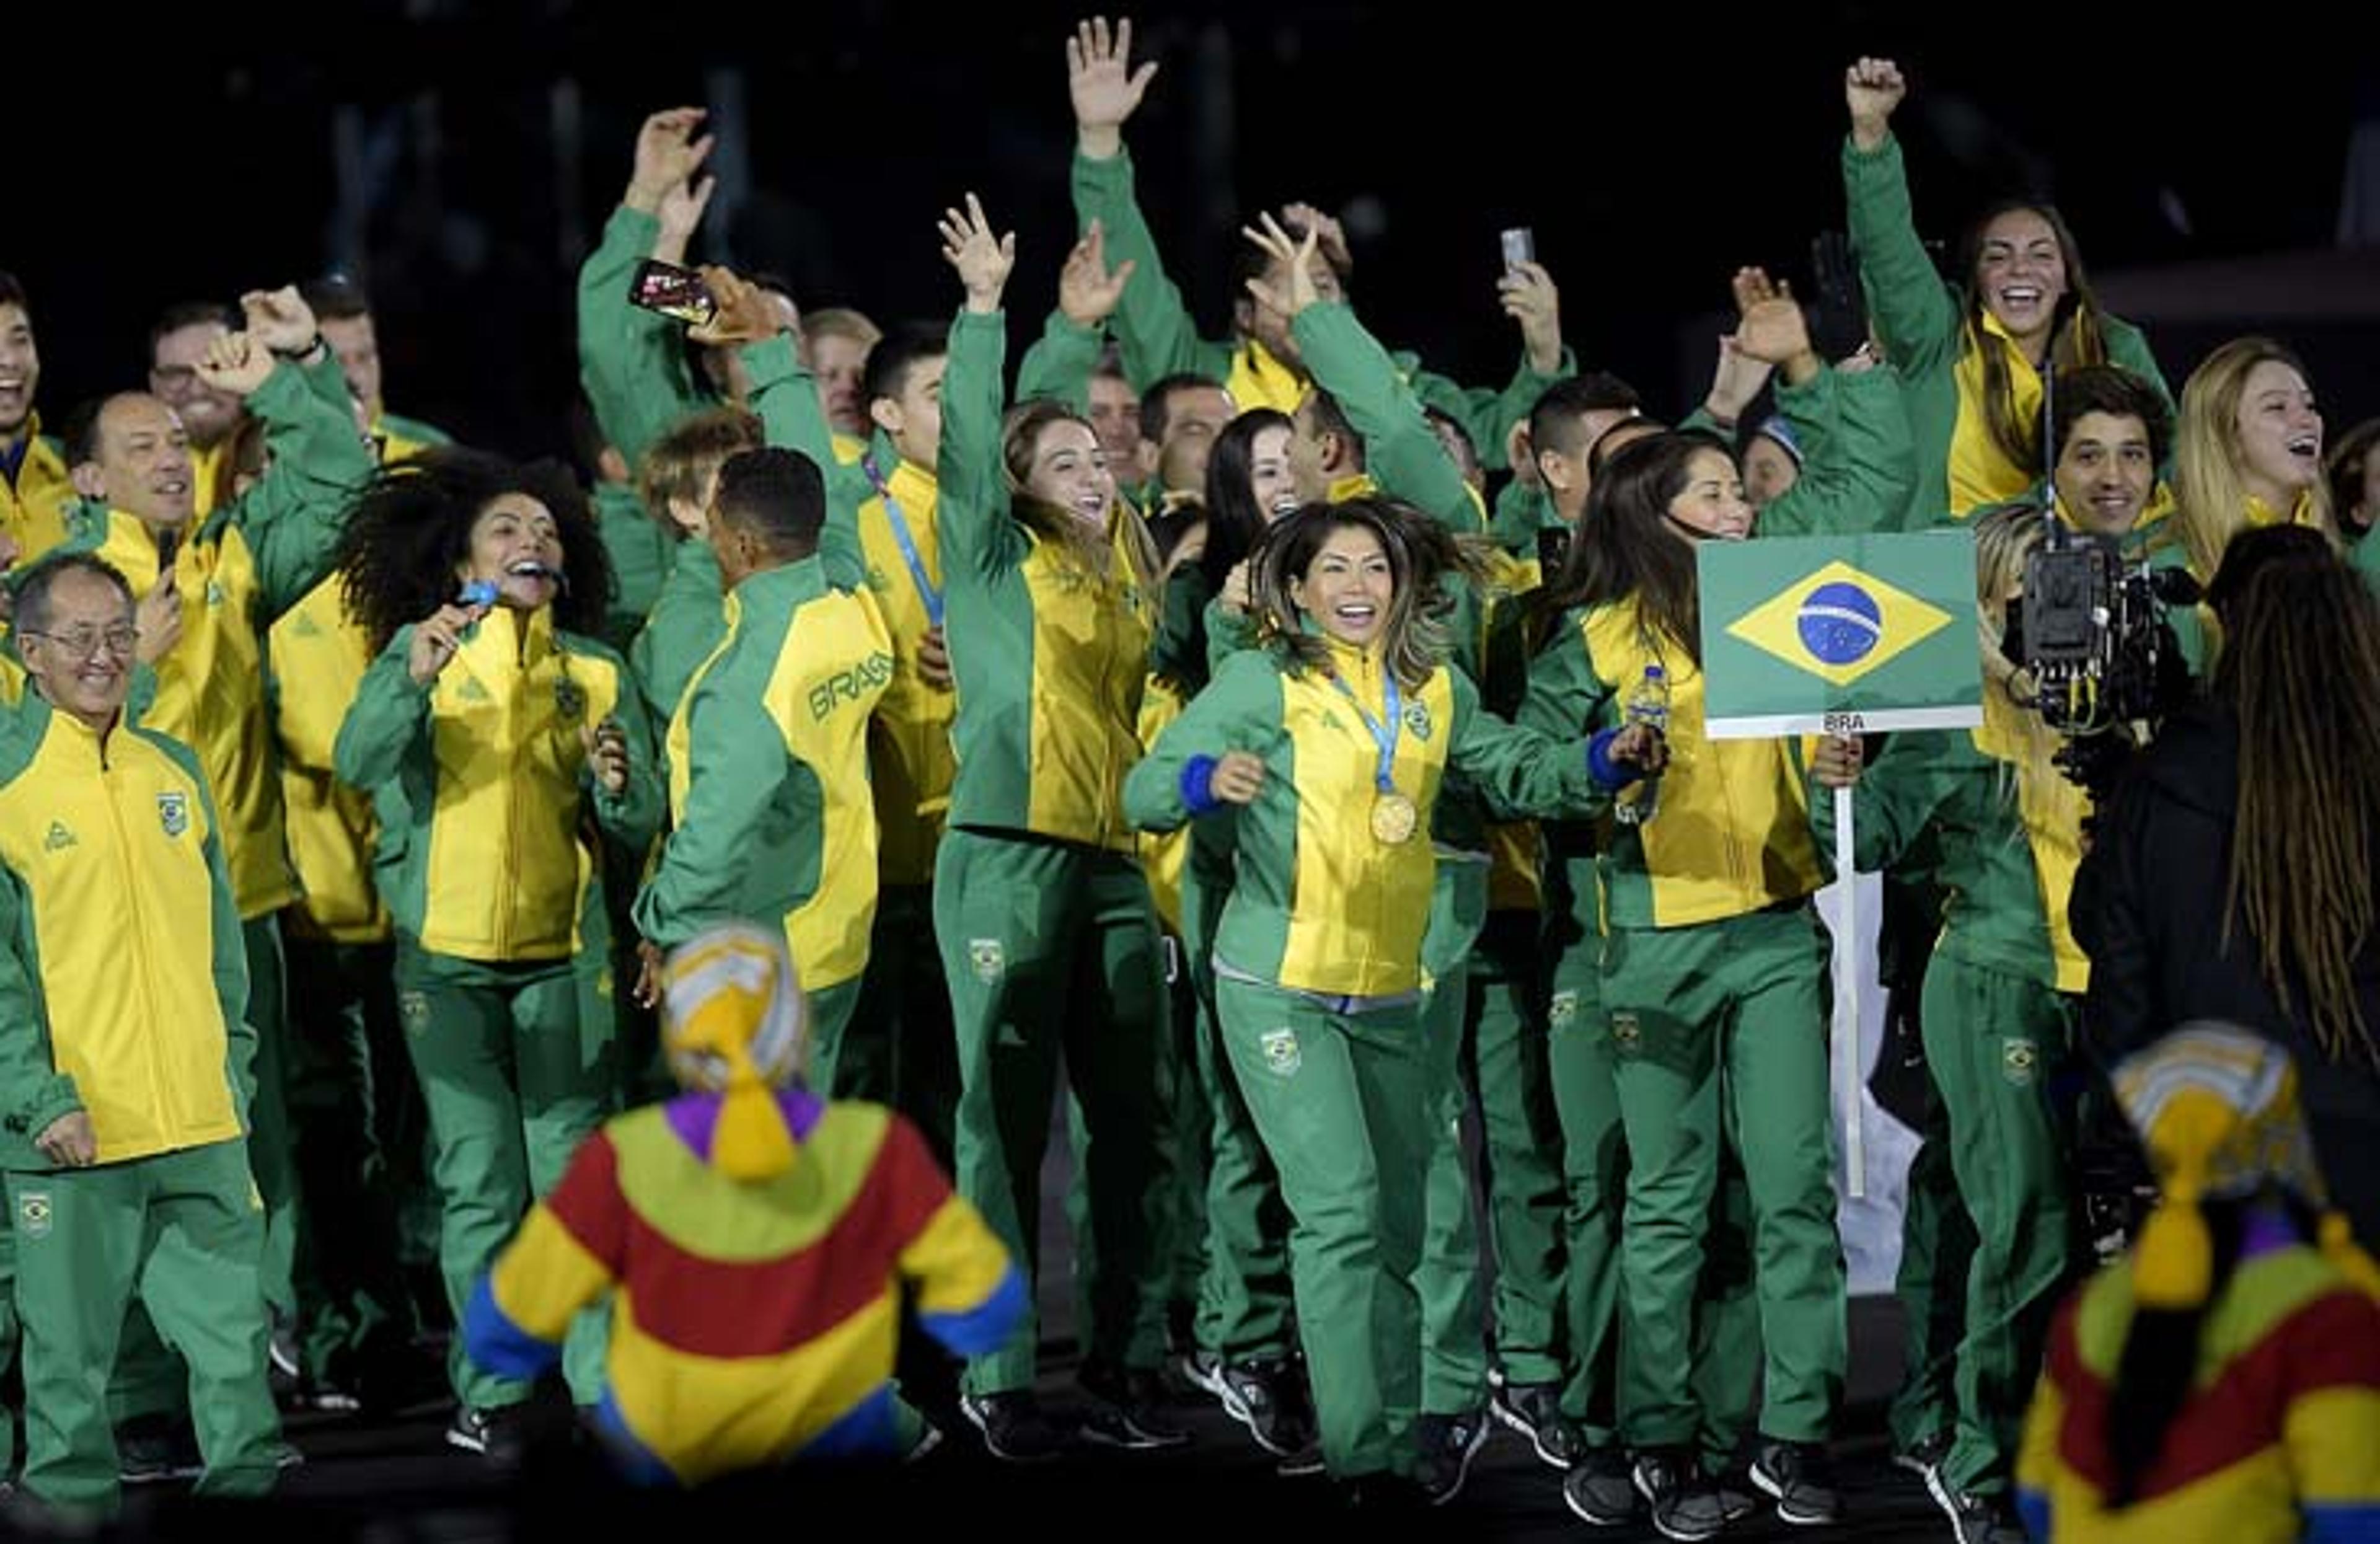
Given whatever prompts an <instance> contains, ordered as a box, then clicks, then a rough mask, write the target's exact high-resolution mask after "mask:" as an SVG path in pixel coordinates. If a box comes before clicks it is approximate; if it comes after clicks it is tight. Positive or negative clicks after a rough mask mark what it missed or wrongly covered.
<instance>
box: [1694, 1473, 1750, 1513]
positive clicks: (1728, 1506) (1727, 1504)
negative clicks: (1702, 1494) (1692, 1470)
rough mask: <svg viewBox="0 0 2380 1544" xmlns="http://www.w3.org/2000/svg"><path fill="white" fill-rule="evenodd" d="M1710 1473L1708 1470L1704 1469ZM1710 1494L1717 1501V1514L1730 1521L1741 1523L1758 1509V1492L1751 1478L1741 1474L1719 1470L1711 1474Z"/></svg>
mask: <svg viewBox="0 0 2380 1544" xmlns="http://www.w3.org/2000/svg"><path fill="white" fill-rule="evenodd" d="M1704 1472H1705V1473H1706V1474H1710V1471H1709V1470H1705V1471H1704ZM1710 1488H1711V1495H1712V1496H1713V1497H1714V1498H1716V1499H1717V1500H1718V1511H1719V1515H1720V1516H1721V1517H1724V1518H1725V1519H1727V1521H1729V1522H1730V1523H1741V1522H1743V1520H1744V1519H1745V1518H1746V1517H1749V1516H1751V1515H1752V1514H1754V1513H1755V1512H1757V1511H1759V1510H1760V1493H1759V1492H1758V1491H1756V1490H1755V1489H1753V1488H1752V1480H1751V1479H1750V1477H1747V1476H1744V1475H1742V1474H1729V1473H1726V1472H1724V1471H1721V1472H1719V1473H1717V1474H1712V1475H1711V1482H1710Z"/></svg>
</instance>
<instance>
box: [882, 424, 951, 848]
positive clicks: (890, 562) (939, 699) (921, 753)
mask: <svg viewBox="0 0 2380 1544" xmlns="http://www.w3.org/2000/svg"><path fill="white" fill-rule="evenodd" d="M884 482H885V487H886V489H887V491H889V492H891V493H892V502H893V503H895V504H897V505H900V508H901V517H902V519H903V520H904V521H905V523H906V525H907V528H908V532H909V539H910V541H911V542H912V543H913V544H914V545H915V546H916V548H917V561H918V564H919V565H920V566H921V567H923V568H924V569H925V572H926V577H927V580H928V581H929V583H930V584H931V585H932V586H933V587H934V590H935V591H936V593H937V594H939V593H941V589H942V553H941V540H940V538H939V537H938V536H937V534H936V532H935V529H934V525H935V522H934V505H935V500H936V496H937V493H938V492H939V490H938V489H937V487H936V484H935V481H934V474H933V473H932V472H930V471H929V470H927V469H926V468H922V467H918V466H915V465H913V464H911V463H910V462H907V461H903V462H901V463H900V464H899V465H897V466H895V467H894V468H892V472H891V473H890V474H889V475H888V476H886V478H885V480H884ZM859 545H860V550H861V552H862V553H865V554H866V557H867V560H868V590H870V591H871V592H873V593H874V595H875V597H876V604H877V607H878V609H879V610H880V611H881V612H882V613H883V616H884V623H885V626H888V627H890V628H891V629H892V659H893V666H892V683H891V684H890V685H889V686H888V687H886V688H885V691H884V696H883V697H882V699H880V700H879V701H878V702H877V704H876V717H875V719H874V720H873V721H872V722H871V723H870V724H869V725H868V771H869V775H870V777H871V778H872V779H873V780H874V782H875V784H876V820H877V824H878V825H879V827H880V829H881V831H882V833H883V837H882V844H881V845H880V847H879V849H878V855H877V861H878V862H879V864H880V866H881V869H882V874H883V880H884V882H885V883H886V884H897V885H929V884H931V883H933V882H934V848H935V845H937V844H938V843H939V842H940V841H941V835H942V815H943V813H944V811H946V810H947V809H949V808H950V803H951V779H952V778H953V777H954V776H955V775H956V774H957V772H958V761H957V760H956V758H954V757H953V755H952V754H951V719H952V716H953V714H954V713H955V712H956V711H958V698H957V697H956V695H955V694H953V692H952V690H951V689H950V688H949V687H934V686H929V685H927V684H926V680H925V678H924V677H923V676H922V675H918V674H917V644H918V640H920V639H921V638H924V637H925V636H926V630H927V628H928V627H929V626H930V623H929V619H928V616H927V612H926V599H925V597H924V596H923V595H922V594H921V593H919V591H918V589H917V577H916V576H915V575H914V574H913V573H911V571H910V568H909V561H908V557H907V554H906V553H904V552H903V551H902V549H901V542H900V539H899V538H898V537H896V536H895V535H894V534H893V527H892V514H891V512H890V511H888V510H887V509H886V508H885V501H884V499H883V498H882V496H881V495H880V496H878V497H876V498H872V499H869V500H868V502H867V503H866V504H863V505H860V506H859Z"/></svg>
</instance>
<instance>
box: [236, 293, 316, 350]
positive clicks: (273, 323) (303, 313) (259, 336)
mask: <svg viewBox="0 0 2380 1544" xmlns="http://www.w3.org/2000/svg"><path fill="white" fill-rule="evenodd" d="M239 309H240V311H241V314H242V315H243V316H244V317H245V318H246V321H245V322H244V323H243V325H244V326H245V328H246V330H247V332H248V335H249V336H250V337H252V338H254V339H255V340H256V341H257V342H259V343H261V344H262V345H264V346H265V347H267V348H269V349H271V350H272V351H273V353H275V354H302V353H304V352H305V351H306V350H307V349H309V348H311V347H312V346H314V340H315V339H316V338H317V337H318V336H320V335H321V334H322V326H321V324H320V323H319V322H317V321H316V319H315V316H314V308H313V307H311V306H310V305H308V304H307V303H306V298H305V297H304V296H302V295H300V294H298V293H297V286H296V285H283V286H281V287H280V288H279V289H251V290H249V292H248V293H247V294H245V295H243V296H241V297H240V298H239Z"/></svg>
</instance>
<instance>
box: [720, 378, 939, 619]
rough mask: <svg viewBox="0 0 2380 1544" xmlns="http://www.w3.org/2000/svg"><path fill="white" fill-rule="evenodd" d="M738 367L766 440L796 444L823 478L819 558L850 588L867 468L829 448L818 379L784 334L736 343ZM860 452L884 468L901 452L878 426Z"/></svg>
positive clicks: (868, 487) (835, 580)
mask: <svg viewBox="0 0 2380 1544" xmlns="http://www.w3.org/2000/svg"><path fill="white" fill-rule="evenodd" d="M742 353H743V356H744V369H745V371H746V373H747V374H748V375H749V376H750V377H751V379H752V411H754V412H755V413H758V414H759V415H760V430H761V433H762V435H763V436H764V437H765V438H766V439H767V441H768V443H769V444H772V445H776V446H778V447H780V448H782V449H785V450H797V451H799V452H801V453H802V454H803V455H804V456H808V457H809V458H810V461H811V463H812V464H813V465H814V466H816V467H817V468H818V469H819V475H820V479H821V480H823V481H824V482H825V483H826V524H825V525H824V526H822V527H821V528H820V530H819V542H818V555H819V563H820V566H821V567H823V568H824V569H825V570H826V581H827V583H829V584H831V585H832V586H834V588H835V589H837V590H856V589H858V588H860V587H861V586H862V585H865V584H866V583H867V582H868V558H867V554H866V553H865V552H864V551H863V550H862V548H861V545H860V541H859V524H858V510H859V506H860V505H864V504H866V503H867V502H868V500H870V499H872V498H874V497H875V496H876V488H875V485H874V484H873V483H871V482H869V481H868V470H867V468H866V467H865V466H863V465H862V464H861V463H860V462H858V461H845V460H844V459H843V458H842V457H841V456H837V455H835V453H834V431H833V429H832V427H831V426H830V425H829V424H828V423H827V421H826V409H825V408H824V407H820V405H819V396H818V380H817V378H816V377H815V376H813V375H811V374H810V370H809V367H808V366H807V365H806V364H804V363H802V359H801V356H800V355H799V354H798V353H796V352H795V350H794V340H793V339H792V338H790V337H788V336H786V335H785V334H782V333H781V334H777V335H776V336H774V337H767V338H762V339H761V340H760V341H759V342H758V343H747V344H746V345H745V346H744V347H743V350H742ZM866 454H867V455H868V456H873V457H875V459H876V463H877V465H878V466H880V467H881V468H884V470H885V471H886V473H887V474H888V475H889V474H890V472H891V470H892V468H893V467H894V466H895V465H896V464H897V463H898V462H899V460H900V455H901V453H900V452H899V451H897V450H894V449H893V448H892V441H891V440H889V439H887V438H886V437H885V435H884V432H883V431H882V430H878V431H877V432H876V434H875V436H874V438H872V439H871V440H870V441H869V442H868V450H867V453H866Z"/></svg>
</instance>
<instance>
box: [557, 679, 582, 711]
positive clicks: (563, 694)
mask: <svg viewBox="0 0 2380 1544" xmlns="http://www.w3.org/2000/svg"><path fill="white" fill-rule="evenodd" d="M553 711H555V712H557V713H560V714H561V715H562V716H563V717H564V718H565V719H574V720H575V719H578V718H581V717H584V716H585V714H586V712H587V693H586V692H585V691H584V690H583V689H581V688H580V687H579V685H578V683H577V682H576V681H574V680H572V679H571V678H570V677H569V676H567V675H565V676H564V677H563V678H562V679H560V680H559V681H556V682H554V683H553Z"/></svg>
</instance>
